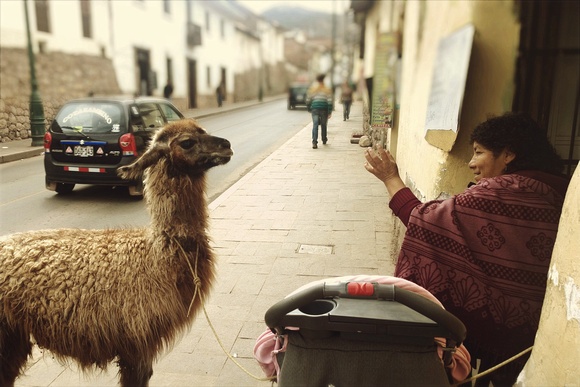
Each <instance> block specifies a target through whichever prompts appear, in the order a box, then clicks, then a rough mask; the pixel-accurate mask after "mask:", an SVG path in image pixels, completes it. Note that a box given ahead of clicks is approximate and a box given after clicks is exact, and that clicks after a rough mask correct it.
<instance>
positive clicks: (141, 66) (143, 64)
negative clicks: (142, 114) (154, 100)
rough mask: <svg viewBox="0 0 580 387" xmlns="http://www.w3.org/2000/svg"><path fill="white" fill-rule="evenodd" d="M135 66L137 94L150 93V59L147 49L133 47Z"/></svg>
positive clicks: (151, 91) (151, 88)
mask: <svg viewBox="0 0 580 387" xmlns="http://www.w3.org/2000/svg"><path fill="white" fill-rule="evenodd" d="M135 58H136V66H137V87H136V90H137V91H136V94H137V95H152V94H153V85H151V59H150V53H149V50H144V49H141V48H136V49H135Z"/></svg>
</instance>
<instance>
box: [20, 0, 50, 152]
mask: <svg viewBox="0 0 580 387" xmlns="http://www.w3.org/2000/svg"><path fill="white" fill-rule="evenodd" d="M24 15H25V17H26V34H27V37H28V62H29V63H30V85H31V88H32V93H31V94H30V105H29V110H28V114H29V117H30V130H31V132H32V144H31V146H42V145H43V143H44V131H45V128H44V107H43V106H42V99H41V98H40V93H39V92H38V82H37V80H36V70H35V68H34V52H33V51H32V38H31V37H30V22H29V20H28V0H24Z"/></svg>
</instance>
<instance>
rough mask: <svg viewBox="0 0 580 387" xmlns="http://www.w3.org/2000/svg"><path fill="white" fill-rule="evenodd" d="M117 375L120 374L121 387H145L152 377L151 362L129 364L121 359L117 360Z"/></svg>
mask: <svg viewBox="0 0 580 387" xmlns="http://www.w3.org/2000/svg"><path fill="white" fill-rule="evenodd" d="M119 373H120V374H121V386H123V387H129V386H142V387H146V386H147V385H148V384H149V379H151V376H152V375H153V362H152V361H150V360H149V361H148V360H142V361H140V362H137V363H129V362H127V361H126V360H123V358H121V359H119Z"/></svg>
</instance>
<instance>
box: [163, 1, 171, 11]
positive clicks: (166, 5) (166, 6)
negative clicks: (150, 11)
mask: <svg viewBox="0 0 580 387" xmlns="http://www.w3.org/2000/svg"><path fill="white" fill-rule="evenodd" d="M170 3H171V1H170V0H163V12H165V13H167V14H170V13H171V6H170Z"/></svg>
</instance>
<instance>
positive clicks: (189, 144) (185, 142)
mask: <svg viewBox="0 0 580 387" xmlns="http://www.w3.org/2000/svg"><path fill="white" fill-rule="evenodd" d="M193 145H195V141H193V140H183V141H181V142H180V143H179V146H181V147H182V148H183V149H191V148H192V147H193Z"/></svg>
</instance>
